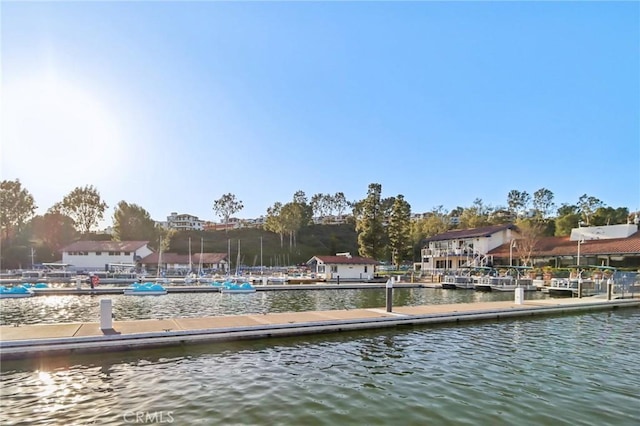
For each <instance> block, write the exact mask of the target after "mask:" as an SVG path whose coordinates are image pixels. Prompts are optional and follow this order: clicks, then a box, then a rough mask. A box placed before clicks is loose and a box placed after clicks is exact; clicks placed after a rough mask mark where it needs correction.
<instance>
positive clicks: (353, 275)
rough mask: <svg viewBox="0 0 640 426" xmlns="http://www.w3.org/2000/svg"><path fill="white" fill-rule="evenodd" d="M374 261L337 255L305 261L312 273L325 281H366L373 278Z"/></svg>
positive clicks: (344, 254)
mask: <svg viewBox="0 0 640 426" xmlns="http://www.w3.org/2000/svg"><path fill="white" fill-rule="evenodd" d="M378 264H379V262H378V261H377V260H375V259H371V258H368V257H360V256H351V254H350V253H338V254H336V255H335V256H313V257H312V258H311V259H309V260H308V261H307V265H308V266H309V269H310V270H311V272H312V273H314V274H316V276H317V277H318V278H319V279H324V280H326V281H366V280H370V279H372V278H373V276H374V274H375V267H376V265H378Z"/></svg>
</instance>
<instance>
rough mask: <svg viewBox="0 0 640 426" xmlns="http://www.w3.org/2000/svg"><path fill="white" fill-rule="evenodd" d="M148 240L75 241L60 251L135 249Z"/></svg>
mask: <svg viewBox="0 0 640 426" xmlns="http://www.w3.org/2000/svg"><path fill="white" fill-rule="evenodd" d="M147 244H149V241H76V242H75V243H71V244H69V245H68V246H66V247H64V248H63V249H62V251H94V252H95V251H136V250H138V249H139V248H141V247H144V246H146V245H147Z"/></svg>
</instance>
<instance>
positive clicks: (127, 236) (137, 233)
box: [113, 201, 157, 241]
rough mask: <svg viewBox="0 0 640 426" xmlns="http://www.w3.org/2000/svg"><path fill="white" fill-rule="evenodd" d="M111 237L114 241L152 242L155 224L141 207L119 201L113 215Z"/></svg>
mask: <svg viewBox="0 0 640 426" xmlns="http://www.w3.org/2000/svg"><path fill="white" fill-rule="evenodd" d="M113 237H114V239H115V240H116V241H127V240H133V241H154V240H156V239H157V232H156V223H155V221H154V220H153V219H151V215H150V214H149V212H147V211H146V210H145V209H143V208H142V207H140V206H138V205H137V204H129V203H127V202H126V201H120V202H119V203H118V205H117V206H116V209H115V212H114V213H113Z"/></svg>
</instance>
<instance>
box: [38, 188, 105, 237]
mask: <svg viewBox="0 0 640 426" xmlns="http://www.w3.org/2000/svg"><path fill="white" fill-rule="evenodd" d="M108 207H109V206H107V203H105V202H104V201H102V198H100V193H99V192H98V190H97V189H96V188H94V187H93V185H87V186H85V187H84V188H81V187H77V188H76V189H74V190H73V191H71V192H70V193H69V194H67V195H66V196H65V197H64V198H63V199H62V202H60V203H56V204H55V205H54V206H53V207H51V209H49V212H50V213H62V214H63V215H65V216H69V217H70V218H71V219H72V220H73V224H74V226H75V227H76V229H77V230H78V231H79V232H81V233H83V234H88V233H89V232H90V231H91V228H93V227H94V226H96V225H97V224H98V222H99V221H101V220H102V218H103V216H104V211H105V210H106V209H107V208H108Z"/></svg>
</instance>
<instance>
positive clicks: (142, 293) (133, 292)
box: [124, 290, 167, 296]
mask: <svg viewBox="0 0 640 426" xmlns="http://www.w3.org/2000/svg"><path fill="white" fill-rule="evenodd" d="M164 294H167V290H163V291H140V290H138V291H136V290H125V291H124V295H125V296H162V295H164Z"/></svg>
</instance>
